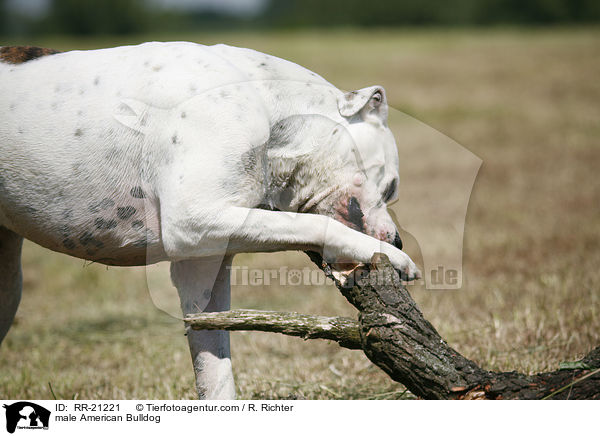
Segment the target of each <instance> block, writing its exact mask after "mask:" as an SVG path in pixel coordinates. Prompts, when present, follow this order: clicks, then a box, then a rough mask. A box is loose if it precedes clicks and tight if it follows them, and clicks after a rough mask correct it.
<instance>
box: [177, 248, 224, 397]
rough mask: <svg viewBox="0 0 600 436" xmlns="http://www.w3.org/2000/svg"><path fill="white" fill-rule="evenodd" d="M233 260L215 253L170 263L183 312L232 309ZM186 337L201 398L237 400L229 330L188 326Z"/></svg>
mask: <svg viewBox="0 0 600 436" xmlns="http://www.w3.org/2000/svg"><path fill="white" fill-rule="evenodd" d="M231 260H232V256H225V257H224V256H213V257H207V258H203V259H198V260H183V261H179V262H173V263H172V264H171V279H172V280H173V284H174V285H175V286H176V287H177V291H178V292H179V298H180V300H181V309H182V311H183V314H184V315H185V314H189V313H194V312H201V311H207V312H220V311H223V310H228V309H229V303H230V280H229V269H228V267H229V266H231ZM187 337H188V343H189V346H190V352H191V354H192V362H193V365H194V373H195V376H196V388H197V390H198V396H199V398H200V399H207V400H208V399H211V400H226V399H234V398H235V385H234V382H233V373H232V369H231V355H230V351H229V332H227V331H220V330H215V331H207V330H192V329H189V330H188V332H187Z"/></svg>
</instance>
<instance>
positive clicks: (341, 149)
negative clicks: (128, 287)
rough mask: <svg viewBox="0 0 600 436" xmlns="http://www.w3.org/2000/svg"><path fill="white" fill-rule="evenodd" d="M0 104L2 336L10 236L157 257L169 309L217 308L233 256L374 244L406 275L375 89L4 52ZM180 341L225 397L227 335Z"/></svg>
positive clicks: (218, 58)
mask: <svg viewBox="0 0 600 436" xmlns="http://www.w3.org/2000/svg"><path fill="white" fill-rule="evenodd" d="M0 111H1V113H2V117H1V118H0V276H1V277H2V280H1V281H0V341H1V340H2V338H3V337H4V336H5V335H6V333H7V331H8V329H9V327H10V324H11V323H12V321H13V318H14V314H15V312H16V310H17V306H18V304H19V300H20V296H21V269H20V251H21V242H22V238H27V239H29V240H31V241H34V242H36V243H38V244H40V245H42V246H44V247H47V248H49V249H51V250H54V251H58V252H61V253H66V254H69V255H71V256H76V257H79V258H83V259H89V260H91V261H94V262H100V263H104V264H107V265H120V266H128V265H146V264H149V263H153V262H158V261H163V260H168V261H171V262H172V266H171V275H172V279H173V282H174V284H175V286H176V287H177V288H178V292H179V295H180V299H181V305H182V309H183V313H191V312H197V311H198V310H203V309H205V310H209V311H222V310H227V309H228V308H229V281H228V274H227V273H228V269H227V266H229V265H230V264H231V258H232V256H233V255H234V254H236V253H241V252H267V251H279V250H313V251H319V252H321V253H322V254H323V255H324V257H325V258H326V259H327V260H329V261H334V260H345V261H349V260H353V261H357V262H369V260H370V259H371V256H372V255H373V253H375V252H383V253H385V254H386V255H387V256H388V257H389V259H390V261H391V262H392V264H393V265H394V266H395V268H397V269H398V270H399V271H400V272H401V275H402V276H403V278H404V279H405V280H413V279H415V278H419V277H420V273H419V270H418V269H417V267H416V266H415V265H414V263H413V262H412V261H411V260H410V258H409V257H408V256H407V255H406V254H405V253H404V252H402V251H401V250H400V248H402V245H401V242H400V238H399V236H398V233H397V231H396V227H395V225H394V223H393V221H392V219H391V218H390V216H389V214H388V212H387V209H386V203H388V202H390V201H392V200H394V199H395V198H396V196H397V188H398V155H397V151H396V145H395V143H394V138H393V136H392V134H391V132H390V130H389V129H388V127H387V125H386V119H387V104H386V97H385V93H384V90H383V89H382V88H381V87H378V86H373V87H370V88H365V89H361V90H358V91H353V92H350V93H346V94H344V93H343V92H341V91H339V90H338V89H336V88H335V87H334V86H332V85H331V84H329V83H328V82H326V81H325V80H324V79H322V78H321V77H319V76H318V75H317V74H315V73H312V72H311V71H308V70H306V69H304V68H302V67H300V66H298V65H296V64H293V63H291V62H287V61H285V60H282V59H278V58H275V57H272V56H268V55H265V54H262V53H258V52H256V51H253V50H247V49H241V48H235V47H229V46H225V45H215V46H210V47H208V46H202V45H198V44H192V43H185V42H173V43H156V42H153V43H146V44H142V45H139V46H127V47H117V48H111V49H104V50H93V51H71V52H65V53H57V52H55V51H52V50H46V49H39V48H34V47H3V48H0ZM211 291H212V293H211ZM188 339H189V344H190V349H191V353H192V359H193V363H194V369H195V372H196V382H197V383H196V384H197V389H198V393H199V395H200V397H201V398H233V397H234V396H235V387H234V384H233V376H232V372H231V361H230V352H229V336H228V333H227V332H222V331H210V332H207V331H190V332H189V335H188Z"/></svg>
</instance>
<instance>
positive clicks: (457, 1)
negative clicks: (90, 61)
mask: <svg viewBox="0 0 600 436" xmlns="http://www.w3.org/2000/svg"><path fill="white" fill-rule="evenodd" d="M151 4H152V3H149V2H147V1H146V2H144V1H142V0H51V1H50V5H49V8H48V10H47V13H45V14H43V15H42V16H28V15H24V14H22V13H21V14H20V13H18V12H15V11H14V10H10V9H9V8H7V0H0V34H4V35H33V34H38V35H39V34H59V33H61V34H73V35H96V34H115V35H123V34H134V33H149V32H154V31H159V32H172V31H185V30H191V31H193V30H198V29H202V30H206V29H216V28H235V29H239V28H257V29H268V28H303V27H335V26H357V27H397V26H485V25H502V24H508V25H549V24H582V23H591V22H598V21H600V0H451V1H443V0H374V1H368V2H365V1H363V0H269V1H268V2H267V3H266V6H265V7H264V9H263V10H262V11H261V12H259V13H258V14H257V15H254V16H240V15H231V14H227V13H224V12H220V11H218V10H210V11H207V10H204V11H202V10H200V11H191V12H189V11H182V10H179V9H177V10H176V9H161V8H156V7H150V5H151Z"/></svg>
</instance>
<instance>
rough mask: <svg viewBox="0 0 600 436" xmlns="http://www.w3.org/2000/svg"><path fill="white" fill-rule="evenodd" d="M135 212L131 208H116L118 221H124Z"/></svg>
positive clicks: (133, 208)
mask: <svg viewBox="0 0 600 436" xmlns="http://www.w3.org/2000/svg"><path fill="white" fill-rule="evenodd" d="M135 212H136V210H135V207H133V206H125V207H118V208H117V216H118V217H119V219H122V220H126V219H128V218H131V217H132V216H133V215H134V214H135Z"/></svg>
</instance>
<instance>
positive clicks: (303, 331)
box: [184, 310, 361, 350]
mask: <svg viewBox="0 0 600 436" xmlns="http://www.w3.org/2000/svg"><path fill="white" fill-rule="evenodd" d="M184 321H185V322H186V323H187V325H188V326H189V327H190V328H192V329H194V330H257V331H262V332H274V333H283V334H284V335H290V336H299V337H301V338H303V339H330V340H332V341H336V342H337V343H338V344H340V346H342V347H344V348H350V349H351V350H360V349H361V342H360V334H359V331H358V322H356V321H354V320H353V319H350V318H343V317H328V316H315V315H302V314H300V313H292V312H272V311H266V310H229V311H225V312H202V313H194V314H190V315H187V316H186V317H185V318H184Z"/></svg>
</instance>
